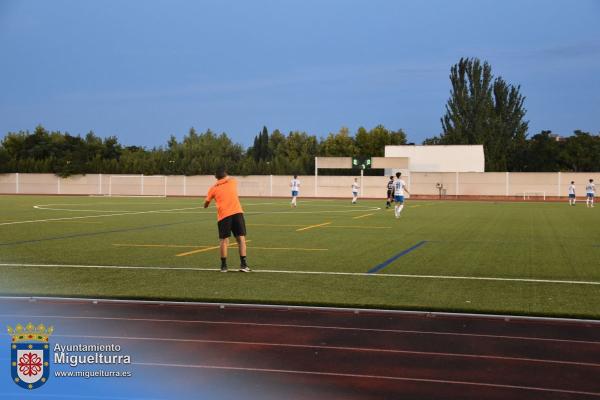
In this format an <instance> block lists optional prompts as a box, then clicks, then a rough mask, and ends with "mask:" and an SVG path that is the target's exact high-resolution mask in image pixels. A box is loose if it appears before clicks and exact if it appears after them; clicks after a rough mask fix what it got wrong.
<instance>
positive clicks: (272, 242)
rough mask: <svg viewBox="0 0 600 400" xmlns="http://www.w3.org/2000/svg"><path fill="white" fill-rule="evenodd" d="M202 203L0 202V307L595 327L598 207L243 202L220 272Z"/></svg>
mask: <svg viewBox="0 0 600 400" xmlns="http://www.w3.org/2000/svg"><path fill="white" fill-rule="evenodd" d="M202 201H203V199H199V198H196V199H190V198H167V199H162V198H97V197H96V198H95V197H56V196H53V197H42V196H2V197H0V205H1V207H0V263H1V264H2V265H1V266H0V292H1V294H3V295H39V296H66V297H75V296H76V297H79V296H83V297H111V298H112V297H115V298H137V299H168V300H194V301H224V302H245V303H247V302H257V303H269V304H273V303H284V304H313V305H334V306H358V307H377V308H397V309H419V310H438V311H439V310H445V311H464V312H484V313H511V314H527V315H553V316H577V317H590V318H599V317H600V229H599V226H600V224H599V222H600V208H595V209H587V208H586V207H585V204H583V203H579V204H577V206H575V207H569V206H568V205H566V204H565V203H561V204H558V203H492V202H455V201H411V200H409V201H407V203H406V206H405V208H404V211H403V213H402V217H401V218H400V219H395V218H394V213H393V210H392V209H390V210H386V209H385V202H384V201H374V200H363V201H359V203H358V204H356V205H351V204H350V201H349V200H311V199H302V198H300V200H299V206H298V208H295V209H291V208H290V206H289V202H288V201H287V200H283V199H271V198H262V199H256V198H253V199H243V201H242V203H243V207H244V210H245V212H246V223H247V229H248V236H247V238H248V263H249V265H250V266H251V267H252V268H253V269H254V270H255V272H253V273H249V274H244V273H238V272H233V271H235V270H236V269H237V268H234V267H237V266H238V265H239V259H238V256H237V249H236V248H235V245H234V244H233V243H234V241H233V240H232V245H231V249H230V250H229V252H230V253H229V267H230V271H232V272H230V273H227V274H223V273H220V272H217V271H218V267H219V263H220V262H219V254H218V239H217V228H216V212H215V209H214V208H213V207H212V206H211V208H209V209H207V210H205V209H203V208H202Z"/></svg>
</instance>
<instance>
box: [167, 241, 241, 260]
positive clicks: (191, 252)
mask: <svg viewBox="0 0 600 400" xmlns="http://www.w3.org/2000/svg"><path fill="white" fill-rule="evenodd" d="M248 242H251V240H246V243H248ZM236 246H237V243H231V244H230V245H229V246H227V247H236ZM197 247H200V246H197ZM219 247H221V246H210V247H205V248H203V249H198V250H192V251H187V252H185V253H179V254H175V257H184V256H190V255H192V254H198V253H204V252H206V251H210V250H216V249H218V248H219Z"/></svg>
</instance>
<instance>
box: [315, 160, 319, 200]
mask: <svg viewBox="0 0 600 400" xmlns="http://www.w3.org/2000/svg"><path fill="white" fill-rule="evenodd" d="M318 159H319V157H315V197H317V186H318V185H317V179H318V177H319V162H318V161H317V160H318Z"/></svg>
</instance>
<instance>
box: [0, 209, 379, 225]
mask: <svg viewBox="0 0 600 400" xmlns="http://www.w3.org/2000/svg"><path fill="white" fill-rule="evenodd" d="M33 208H35V209H38V210H51V211H72V212H77V211H85V212H109V213H111V214H100V215H82V216H79V217H62V218H47V219H35V220H26V221H11V222H1V223H0V226H4V225H19V224H33V223H38V222H51V221H68V220H74V219H87V218H104V217H118V216H122V215H139V214H161V213H165V214H167V213H172V214H210V213H213V211H185V210H196V209H201V208H203V207H201V206H200V207H185V208H173V209H168V210H150V211H124V210H123V211H117V212H116V213H115V212H114V211H101V210H80V209H79V210H78V209H70V208H49V207H47V206H44V205H36V206H33ZM380 209H381V207H372V208H368V209H355V210H316V211H267V212H258V211H254V212H253V211H250V212H246V214H248V215H251V214H255V213H260V214H322V213H326V214H331V213H349V212H356V211H376V210H380Z"/></svg>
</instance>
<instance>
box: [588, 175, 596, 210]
mask: <svg viewBox="0 0 600 400" xmlns="http://www.w3.org/2000/svg"><path fill="white" fill-rule="evenodd" d="M595 194H596V185H594V180H593V179H590V183H588V184H587V185H586V186H585V195H586V196H585V197H586V199H585V205H586V207H592V208H594V195H595Z"/></svg>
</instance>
